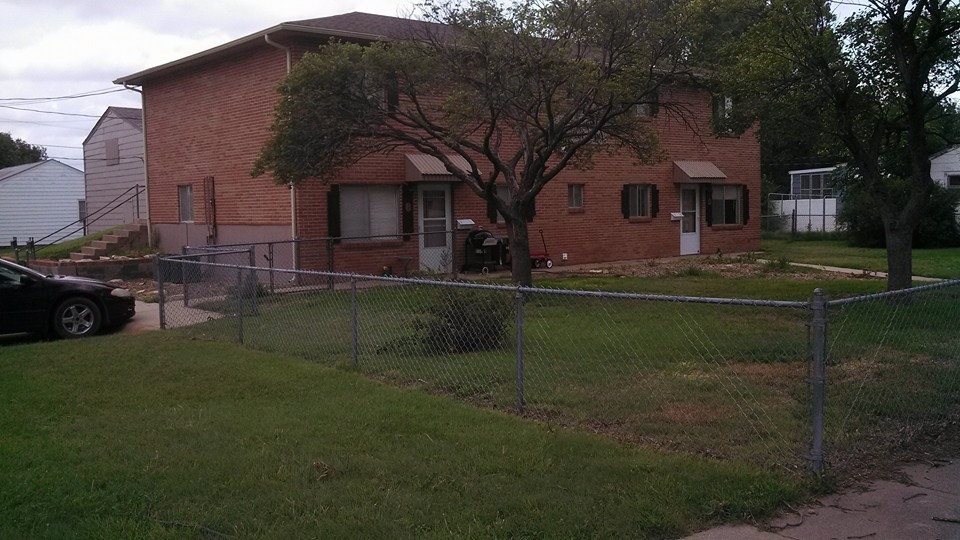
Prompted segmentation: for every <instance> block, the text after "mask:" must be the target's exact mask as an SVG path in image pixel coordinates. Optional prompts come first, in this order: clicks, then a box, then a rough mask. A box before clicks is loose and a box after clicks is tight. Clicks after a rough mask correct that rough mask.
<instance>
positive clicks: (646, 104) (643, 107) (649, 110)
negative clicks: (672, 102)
mask: <svg viewBox="0 0 960 540" xmlns="http://www.w3.org/2000/svg"><path fill="white" fill-rule="evenodd" d="M633 110H634V113H635V114H636V115H637V116H639V117H641V118H653V117H654V116H656V115H657V113H659V112H660V95H659V94H658V93H657V92H652V93H650V94H649V95H648V96H647V97H646V98H645V100H644V101H643V102H642V103H638V104H637V105H635V106H634V109H633Z"/></svg>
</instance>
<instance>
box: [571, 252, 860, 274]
mask: <svg viewBox="0 0 960 540" xmlns="http://www.w3.org/2000/svg"><path fill="white" fill-rule="evenodd" d="M590 266H593V267H592V268H591V267H590ZM553 272H554V273H559V274H561V275H577V276H598V275H600V276H603V275H608V276H631V277H697V276H705V277H722V278H747V277H761V278H771V279H774V278H782V277H783V276H789V278H790V279H794V280H814V279H818V278H822V277H823V275H824V273H829V272H826V271H823V270H815V269H811V268H802V267H796V266H791V265H790V264H789V263H788V262H786V261H764V262H761V261H759V260H758V259H757V257H756V256H755V255H754V254H752V253H748V254H742V255H736V256H730V255H713V256H702V257H683V258H668V259H649V260H645V261H634V262H627V263H608V264H598V265H584V266H576V267H570V268H569V269H564V268H559V269H558V268H554V269H553ZM844 276H845V277H864V278H870V276H866V275H863V276H861V275H860V274H856V275H846V274H845V275H844Z"/></svg>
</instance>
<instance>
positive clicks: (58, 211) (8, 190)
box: [0, 159, 84, 246]
mask: <svg viewBox="0 0 960 540" xmlns="http://www.w3.org/2000/svg"><path fill="white" fill-rule="evenodd" d="M83 207H84V189H83V171H80V170H78V169H75V168H73V167H71V166H69V165H65V164H63V163H60V162H59V161H57V160H54V159H48V160H45V161H38V162H36V163H28V164H26V165H17V166H14V167H7V168H5V169H0V246H8V245H10V243H11V240H12V239H13V238H14V237H16V238H17V242H18V243H20V244H24V243H26V241H27V240H28V239H29V238H31V237H32V238H34V239H35V240H36V241H37V243H38V245H46V244H53V243H58V242H62V241H64V240H70V239H73V238H78V237H80V236H83V232H84V231H83V225H82V222H80V221H79V220H80V218H81V212H82V211H83ZM60 229H63V230H62V231H60V232H57V231H58V230H60Z"/></svg>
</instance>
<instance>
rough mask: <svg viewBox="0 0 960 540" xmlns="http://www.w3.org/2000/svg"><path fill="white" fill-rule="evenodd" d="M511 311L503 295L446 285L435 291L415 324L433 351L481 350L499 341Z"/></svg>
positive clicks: (502, 338) (493, 346) (463, 351)
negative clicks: (434, 298) (434, 300)
mask: <svg viewBox="0 0 960 540" xmlns="http://www.w3.org/2000/svg"><path fill="white" fill-rule="evenodd" d="M512 313H513V302H512V301H511V297H509V296H507V295H504V294H502V293H501V294H497V293H493V292H489V291H476V290H469V289H461V288H458V287H449V288H444V289H442V290H440V291H439V295H438V297H437V300H436V302H435V303H434V304H433V305H431V306H430V307H428V308H427V310H426V314H425V316H424V317H423V318H422V319H421V320H420V321H419V322H418V324H417V326H418V329H419V331H420V333H421V336H422V337H421V339H422V341H423V343H424V345H426V347H427V348H428V349H429V350H431V351H433V352H443V353H447V352H453V353H465V352H472V351H484V350H490V349H495V348H497V347H500V346H501V345H502V344H503V340H504V334H505V332H506V330H507V326H508V324H507V323H508V321H509V319H510V315H511V314H512Z"/></svg>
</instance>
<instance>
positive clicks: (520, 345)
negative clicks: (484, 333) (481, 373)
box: [514, 287, 524, 413]
mask: <svg viewBox="0 0 960 540" xmlns="http://www.w3.org/2000/svg"><path fill="white" fill-rule="evenodd" d="M514 298H515V302H516V306H517V321H516V325H517V412H519V413H522V412H523V406H524V397H523V292H521V291H520V288H519V287H518V288H517V294H516V296H515V297H514Z"/></svg>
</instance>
